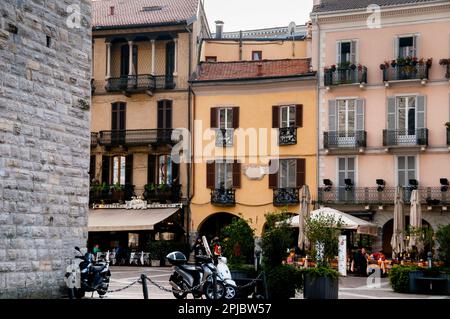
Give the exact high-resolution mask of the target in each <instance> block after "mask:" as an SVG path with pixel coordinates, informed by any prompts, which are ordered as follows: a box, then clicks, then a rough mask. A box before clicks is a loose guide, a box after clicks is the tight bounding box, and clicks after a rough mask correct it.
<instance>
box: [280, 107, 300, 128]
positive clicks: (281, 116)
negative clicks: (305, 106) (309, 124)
mask: <svg viewBox="0 0 450 319" xmlns="http://www.w3.org/2000/svg"><path fill="white" fill-rule="evenodd" d="M291 108H292V109H294V118H293V119H291ZM286 109H287V113H286V114H287V118H286V123H287V126H283V110H286ZM291 121H292V122H293V123H292V124H291ZM296 121H297V108H296V106H295V105H281V106H280V128H289V127H295V125H296Z"/></svg>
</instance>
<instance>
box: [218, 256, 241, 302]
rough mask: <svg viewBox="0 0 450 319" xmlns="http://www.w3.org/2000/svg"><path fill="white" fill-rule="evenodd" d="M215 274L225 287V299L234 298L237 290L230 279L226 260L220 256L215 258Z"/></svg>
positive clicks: (234, 283)
mask: <svg viewBox="0 0 450 319" xmlns="http://www.w3.org/2000/svg"><path fill="white" fill-rule="evenodd" d="M217 273H218V275H219V278H220V279H221V280H222V281H223V284H224V286H225V296H224V297H225V299H228V300H230V299H234V298H236V295H237V292H238V289H237V285H236V282H235V281H234V280H233V279H232V277H231V272H230V269H229V268H228V265H227V258H225V257H222V256H220V257H218V258H217Z"/></svg>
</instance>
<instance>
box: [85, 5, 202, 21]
mask: <svg viewBox="0 0 450 319" xmlns="http://www.w3.org/2000/svg"><path fill="white" fill-rule="evenodd" d="M198 6H199V0H93V1H92V26H93V28H101V27H103V28H114V27H117V28H120V27H126V26H144V25H155V24H171V23H183V22H185V21H186V20H189V19H191V18H192V17H194V16H196V15H197V9H198ZM111 7H114V14H113V15H111ZM144 8H145V9H144Z"/></svg>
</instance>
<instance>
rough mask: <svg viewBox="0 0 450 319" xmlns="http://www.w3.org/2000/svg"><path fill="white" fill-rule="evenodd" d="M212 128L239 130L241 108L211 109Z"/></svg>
mask: <svg viewBox="0 0 450 319" xmlns="http://www.w3.org/2000/svg"><path fill="white" fill-rule="evenodd" d="M210 126H211V128H219V129H222V130H226V129H238V128H239V107H220V108H219V107H214V108H212V109H211V125H210Z"/></svg>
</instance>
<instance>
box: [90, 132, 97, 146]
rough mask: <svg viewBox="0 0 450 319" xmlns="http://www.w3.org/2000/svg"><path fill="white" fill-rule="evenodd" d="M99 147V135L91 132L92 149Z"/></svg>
mask: <svg viewBox="0 0 450 319" xmlns="http://www.w3.org/2000/svg"><path fill="white" fill-rule="evenodd" d="M97 145H98V133H97V132H91V147H95V146H97Z"/></svg>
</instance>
